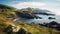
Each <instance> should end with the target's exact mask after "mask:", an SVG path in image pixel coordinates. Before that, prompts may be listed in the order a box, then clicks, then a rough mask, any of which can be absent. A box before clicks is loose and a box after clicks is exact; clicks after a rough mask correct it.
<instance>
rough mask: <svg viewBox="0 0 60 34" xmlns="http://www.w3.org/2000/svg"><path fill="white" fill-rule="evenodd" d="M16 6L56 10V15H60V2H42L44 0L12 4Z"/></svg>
mask: <svg viewBox="0 0 60 34" xmlns="http://www.w3.org/2000/svg"><path fill="white" fill-rule="evenodd" d="M12 6H13V7H15V8H18V9H20V8H26V7H33V8H42V9H47V10H50V11H51V12H54V13H55V14H56V15H60V10H59V9H60V8H59V7H60V4H57V3H51V2H50V3H42V2H18V3H14V4H12Z"/></svg>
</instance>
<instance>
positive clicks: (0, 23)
mask: <svg viewBox="0 0 60 34" xmlns="http://www.w3.org/2000/svg"><path fill="white" fill-rule="evenodd" d="M6 8H7V7H6ZM1 9H2V8H1ZM12 15H13V17H11V16H12ZM15 16H16V15H15V12H14V11H11V10H8V11H6V10H5V11H3V12H2V11H1V10H0V34H6V33H5V32H3V30H4V29H5V28H7V26H8V25H10V24H14V25H15V26H16V27H17V28H23V29H26V30H27V31H28V32H31V33H32V34H60V32H59V31H57V30H55V29H52V28H48V27H44V26H41V25H38V24H28V23H24V22H14V21H13V19H14V17H15ZM10 17H11V18H10Z"/></svg>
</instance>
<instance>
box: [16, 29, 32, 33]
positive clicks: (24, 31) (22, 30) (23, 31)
mask: <svg viewBox="0 0 60 34" xmlns="http://www.w3.org/2000/svg"><path fill="white" fill-rule="evenodd" d="M17 34H31V33H30V32H27V31H26V30H25V29H23V28H20V30H19V31H18V32H17Z"/></svg>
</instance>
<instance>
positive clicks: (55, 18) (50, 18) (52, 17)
mask: <svg viewBox="0 0 60 34" xmlns="http://www.w3.org/2000/svg"><path fill="white" fill-rule="evenodd" d="M48 19H56V18H53V17H49V18H48Z"/></svg>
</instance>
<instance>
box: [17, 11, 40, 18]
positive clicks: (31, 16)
mask: <svg viewBox="0 0 60 34" xmlns="http://www.w3.org/2000/svg"><path fill="white" fill-rule="evenodd" d="M16 15H17V16H18V17H22V18H27V19H32V18H41V17H39V16H36V15H33V14H29V13H22V12H16Z"/></svg>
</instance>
